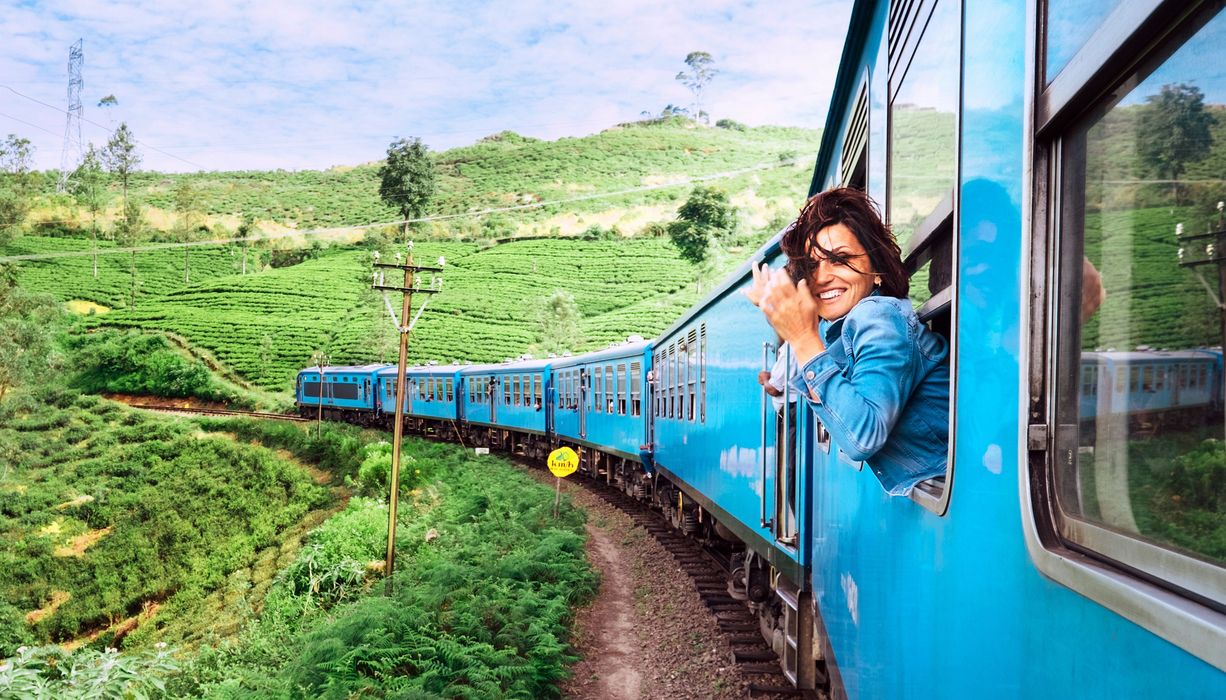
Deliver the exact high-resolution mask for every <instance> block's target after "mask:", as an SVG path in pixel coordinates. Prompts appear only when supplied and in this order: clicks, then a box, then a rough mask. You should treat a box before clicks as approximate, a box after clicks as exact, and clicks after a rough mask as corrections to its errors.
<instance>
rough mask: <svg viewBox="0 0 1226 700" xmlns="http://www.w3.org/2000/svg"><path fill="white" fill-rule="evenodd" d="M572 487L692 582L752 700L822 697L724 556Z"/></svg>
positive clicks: (603, 489) (640, 512)
mask: <svg viewBox="0 0 1226 700" xmlns="http://www.w3.org/2000/svg"><path fill="white" fill-rule="evenodd" d="M128 405H129V406H131V407H132V408H140V409H144V410H148V411H156V412H159V413H170V414H176V415H202V416H235V417H246V418H263V419H270V420H286V421H294V422H309V421H310V420H311V419H309V418H302V417H300V416H294V415H287V414H282V413H265V412H260V411H232V410H226V409H216V408H176V407H173V406H157V405H152V404H137V403H133V404H128ZM419 437H429V436H419ZM508 456H511V457H512V458H513V459H515V460H516V461H517V462H519V463H520V464H522V465H523V466H525V467H527V468H532V469H536V468H539V465H537V464H535V463H529V462H528V461H527V460H526V459H525V458H523V457H522V456H519V455H508ZM574 483H576V484H580V485H582V487H583V488H585V489H587V491H588V492H590V493H592V494H594V495H596V496H598V497H600V498H601V499H603V500H604V501H605V502H607V503H609V504H610V505H612V506H613V507H615V508H617V509H618V510H621V511H622V512H623V513H625V514H626V515H627V516H629V517H630V519H631V520H632V521H633V522H634V523H635V524H636V525H637V526H639V527H641V528H643V530H645V531H646V532H647V533H648V534H649V535H651V536H652V537H653V538H655V540H656V541H657V542H659V543H660V545H661V546H662V547H664V549H665V550H666V551H667V552H668V553H669V554H670V555H671V556H672V557H673V560H674V561H676V563H677V565H678V567H680V568H681V570H682V571H684V572H685V573H686V575H687V576H689V578H690V580H691V581H692V582H693V584H694V589H695V590H696V591H697V593H698V596H699V598H700V599H701V600H702V603H703V605H705V606H706V607H707V609H708V610H709V611H710V612H711V614H712V615H713V616H714V617H715V619H716V622H717V624H718V626H719V629H720V632H721V634H722V635H723V636H724V638H725V639H726V641H727V642H728V645H729V647H730V648H731V649H732V659H731V661H732V662H733V663H735V664H736V666H737V667H738V669H739V670H740V672H741V674H742V676H745V677H751V678H754V679H755V680H753V681H751V682H750V683H749V685H748V691H749V697H752V698H810V699H816V698H820V697H822V696H821V695H819V694H817V693H814V692H812V691H804V690H799V689H797V688H795V687H794V686H793V685H792V684H791V682H790V681H789V680H788V679H787V677H786V676H785V675H784V674H783V670H782V668H781V667H780V664H779V657H778V656H777V655H776V654H775V652H774V651H773V650H772V649H771V648H770V647H769V646H768V645H767V644H766V642H765V640H763V638H762V635H761V633H760V631H759V626H758V620H757V618H756V617H755V615H754V613H753V612H752V611H750V609H749V606H748V605H747V604H746V603H745V601H743V600H739V599H737V598H734V597H733V596H731V595H730V594H729V591H728V577H729V573H730V572H729V568H728V567H729V564H728V559H727V557H726V556H724V555H723V553H721V552H716V551H713V550H711V549H709V548H707V547H705V546H704V545H702V544H701V543H700V542H698V541H697V540H695V539H693V538H690V537H687V536H686V535H685V534H683V533H682V532H680V531H679V530H677V529H676V528H675V527H673V525H672V524H671V523H670V522H669V521H668V520H667V519H666V518H665V517H664V516H663V515H662V514H661V513H660V512H659V511H657V510H655V509H653V508H651V507H649V506H648V505H647V504H645V503H643V502H642V501H639V500H637V499H634V498H630V497H629V496H627V495H626V494H624V493H623V492H622V491H620V490H618V489H615V488H613V487H612V486H609V485H607V484H604V483H602V482H600V481H596V480H593V479H589V478H579V479H577V480H575V482H574Z"/></svg>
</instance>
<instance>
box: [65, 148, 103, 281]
mask: <svg viewBox="0 0 1226 700" xmlns="http://www.w3.org/2000/svg"><path fill="white" fill-rule="evenodd" d="M68 192H69V193H70V194H71V195H72V196H73V198H74V199H76V201H77V204H78V205H80V206H82V207H85V209H86V211H88V212H89V219H90V230H89V240H90V248H91V250H92V251H93V254H94V255H93V257H94V278H95V279H97V277H98V212H100V211H102V210H103V209H105V208H106V205H107V202H108V201H109V200H110V195H109V194H108V193H107V191H106V172H105V171H104V170H103V169H102V158H101V156H100V155H99V153H98V149H96V148H94V145H93V144H92V143H91V144H90V145H89V148H88V149H87V150H86V151H85V158H83V159H82V160H81V165H79V166H77V170H76V172H74V173H73V174H72V177H71V178H69V179H68Z"/></svg>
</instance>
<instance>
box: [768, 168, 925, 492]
mask: <svg viewBox="0 0 1226 700" xmlns="http://www.w3.org/2000/svg"><path fill="white" fill-rule="evenodd" d="M782 245H783V250H784V252H785V253H786V254H787V256H788V266H787V269H786V270H777V271H774V272H771V271H770V269H769V268H768V267H767V266H765V265H763V266H762V268H761V269H757V268H755V269H754V284H753V287H752V288H751V289H750V290H749V292H748V294H749V298H750V301H752V302H753V303H754V304H756V305H757V306H758V307H759V308H760V309H762V312H763V313H764V314H765V315H766V318H767V320H768V321H769V322H770V324H771V325H772V326H773V327H774V328H775V331H776V332H777V333H778V334H779V336H780V338H782V339H783V340H784V341H787V342H788V343H789V344H790V345H791V346H792V349H793V352H794V357H795V358H796V362H797V367H795V368H793V369H792V371H791V372H790V373H789V374H790V376H791V383H792V385H793V386H794V387H795V388H796V390H797V391H798V392H799V393H800V394H801V395H802V396H804V397H805V398H806V400H807V401H808V404H809V407H810V408H811V409H812V410H813V412H814V413H815V414H816V416H817V418H818V419H819V420H821V422H822V425H823V426H824V427H825V428H826V430H828V431H829V432H830V436H831V438H832V439H833V441H834V443H835V444H836V445H837V446H838V447H839V449H840V450H842V451H843V453H845V454H846V455H847V456H848V457H850V458H851V459H853V460H858V461H861V460H862V461H864V462H865V463H867V464H868V466H869V468H870V469H872V471H873V473H874V474H876V475H877V478H878V479H879V480H880V481H881V485H882V486H883V487H884V488H885V490H886V491H887V492H889V493H890V494H891V495H896V496H902V495H907V494H909V493H910V492H911V489H912V488H913V487H914V486H915V484H917V483H919V482H920V481H923V480H925V479H928V478H931V477H934V476H938V475H941V474H944V473H945V465H946V462H947V457H948V455H947V445H948V441H949V420H948V415H949V365H948V361H947V360H948V355H949V347H948V344H947V343H946V341H945V339H944V338H942V337H941V336H940V335H937V334H936V333H934V332H932V331H931V330H929V329H928V328H927V327H925V326H924V325H923V324H922V323H920V321H919V318H918V317H917V316H916V315H915V311H914V310H912V308H911V304H910V303H909V302H908V301H907V300H906V297H907V289H908V280H907V274H906V271H905V269H904V268H903V264H902V258H901V252H900V250H899V247H898V243H897V242H896V241H895V239H894V235H893V234H892V233H891V232H890V229H889V228H888V227H887V226H886V225H885V224H884V223H882V221H881V218H880V217H879V216H878V214H877V211H876V208H875V207H874V205H873V202H872V200H870V199H869V198H868V195H866V194H864V193H863V192H861V191H859V190H855V189H851V188H838V189H833V190H829V191H826V192H823V193H820V194H818V195H815V196H814V197H813V198H811V199H810V200H809V202H808V204H807V205H805V208H804V210H802V211H801V213H800V217H799V218H798V219H797V220H796V222H795V223H794V224H792V226H791V227H790V228H789V229H788V230H787V231H786V232H785V233H784V236H783V241H782Z"/></svg>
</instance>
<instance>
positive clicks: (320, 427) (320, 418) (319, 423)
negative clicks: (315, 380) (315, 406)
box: [315, 353, 328, 437]
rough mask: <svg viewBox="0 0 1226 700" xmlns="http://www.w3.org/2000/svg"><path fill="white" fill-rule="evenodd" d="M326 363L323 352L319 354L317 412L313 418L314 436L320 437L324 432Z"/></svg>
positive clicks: (326, 357)
mask: <svg viewBox="0 0 1226 700" xmlns="http://www.w3.org/2000/svg"><path fill="white" fill-rule="evenodd" d="M326 364H328V356H327V355H324V354H323V353H320V354H319V364H318V365H316V366H317V367H318V368H319V414H318V415H317V416H316V419H315V437H320V436H321V435H323V433H324V365H326Z"/></svg>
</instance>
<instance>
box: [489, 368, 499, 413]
mask: <svg viewBox="0 0 1226 700" xmlns="http://www.w3.org/2000/svg"><path fill="white" fill-rule="evenodd" d="M498 385H499V378H498V376H490V378H489V422H490V423H498Z"/></svg>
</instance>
